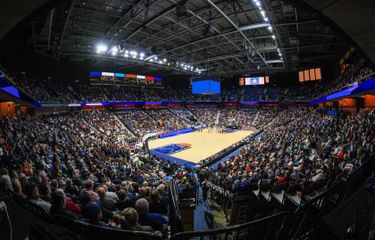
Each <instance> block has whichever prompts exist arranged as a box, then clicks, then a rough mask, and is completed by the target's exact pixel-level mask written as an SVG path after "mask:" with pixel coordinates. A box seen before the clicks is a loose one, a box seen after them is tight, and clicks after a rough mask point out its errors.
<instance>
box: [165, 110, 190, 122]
mask: <svg viewBox="0 0 375 240" xmlns="http://www.w3.org/2000/svg"><path fill="white" fill-rule="evenodd" d="M167 109H168V111H169V112H170V113H171V114H173V115H174V116H176V118H177V119H180V120H182V121H184V122H186V123H188V124H191V122H190V121H188V120H187V119H185V118H182V117H180V116H178V115H177V114H176V113H175V112H173V111H172V110H171V109H170V108H167Z"/></svg>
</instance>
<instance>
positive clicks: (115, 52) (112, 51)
mask: <svg viewBox="0 0 375 240" xmlns="http://www.w3.org/2000/svg"><path fill="white" fill-rule="evenodd" d="M117 52H118V48H117V47H116V46H113V47H112V48H111V54H112V56H116V55H117Z"/></svg>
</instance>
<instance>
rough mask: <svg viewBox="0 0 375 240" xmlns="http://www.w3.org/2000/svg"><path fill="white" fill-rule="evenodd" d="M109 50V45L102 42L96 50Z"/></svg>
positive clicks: (100, 51)
mask: <svg viewBox="0 0 375 240" xmlns="http://www.w3.org/2000/svg"><path fill="white" fill-rule="evenodd" d="M107 50H108V47H107V45H105V44H102V43H100V44H98V45H97V46H96V52H97V53H99V54H100V53H104V52H106V51H107Z"/></svg>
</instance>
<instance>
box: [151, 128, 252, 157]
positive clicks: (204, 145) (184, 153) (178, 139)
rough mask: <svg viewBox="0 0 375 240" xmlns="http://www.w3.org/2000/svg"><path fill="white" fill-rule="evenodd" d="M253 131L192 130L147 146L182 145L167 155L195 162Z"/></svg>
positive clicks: (159, 147) (158, 140) (152, 141)
mask: <svg viewBox="0 0 375 240" xmlns="http://www.w3.org/2000/svg"><path fill="white" fill-rule="evenodd" d="M253 133H254V132H253V131H235V132H231V133H219V132H209V131H204V132H192V133H187V134H181V135H177V136H173V137H168V138H163V139H155V140H151V141H149V144H148V146H149V149H150V150H161V149H163V150H164V149H168V150H169V149H170V148H173V147H174V146H175V145H181V146H184V148H183V149H178V151H177V152H175V153H174V152H173V151H171V152H172V153H170V154H168V155H169V156H171V157H174V158H178V159H182V160H184V161H187V162H191V163H194V164H196V163H199V162H200V161H201V160H203V159H206V158H208V157H210V156H212V155H214V154H215V153H218V152H220V151H222V150H223V149H225V148H227V147H229V146H231V145H232V144H234V143H236V142H239V141H241V140H242V139H244V138H246V137H248V136H249V135H251V134H253Z"/></svg>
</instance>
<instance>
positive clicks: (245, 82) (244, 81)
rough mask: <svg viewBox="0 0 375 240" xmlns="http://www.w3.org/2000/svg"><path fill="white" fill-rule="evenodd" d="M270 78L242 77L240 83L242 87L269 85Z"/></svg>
mask: <svg viewBox="0 0 375 240" xmlns="http://www.w3.org/2000/svg"><path fill="white" fill-rule="evenodd" d="M269 81H270V79H269V76H259V77H241V78H240V81H239V85H240V86H257V85H264V84H267V83H269Z"/></svg>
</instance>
